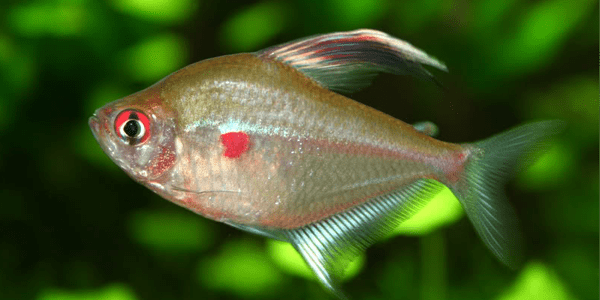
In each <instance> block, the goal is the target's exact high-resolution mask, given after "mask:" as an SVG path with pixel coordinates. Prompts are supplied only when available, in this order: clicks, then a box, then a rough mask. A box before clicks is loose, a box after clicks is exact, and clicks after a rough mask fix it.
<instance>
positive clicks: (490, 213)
mask: <svg viewBox="0 0 600 300" xmlns="http://www.w3.org/2000/svg"><path fill="white" fill-rule="evenodd" d="M421 64H429V65H432V66H435V67H438V68H440V69H443V70H445V66H444V65H443V64H441V63H439V62H438V61H436V60H435V59H433V58H431V57H429V56H427V55H426V54H425V53H424V52H422V51H420V50H418V49H416V48H414V47H412V46H411V45H410V44H408V43H406V42H403V41H400V40H397V39H395V38H392V37H390V36H388V35H385V34H383V33H381V32H377V31H372V30H357V31H352V32H343V33H333V34H329V35H321V36H315V37H310V38H307V39H303V40H299V41H295V42H292V43H288V44H284V45H280V46H276V47H273V48H269V49H266V50H263V51H260V52H257V53H245V54H236V55H229V56H222V57H217V58H213V59H208V60H204V61H201V62H198V63H195V64H192V65H189V66H187V67H185V68H183V69H181V70H179V71H176V72H175V73H173V74H171V75H169V76H168V77H166V78H164V79H163V80H161V81H159V82H158V83H156V84H154V85H153V86H151V87H149V88H147V89H145V90H143V91H141V92H138V93H136V94H133V95H131V96H127V97H125V98H123V99H120V100H118V101H115V102H113V103H110V104H108V105H106V106H104V107H103V108H100V109H99V110H97V111H96V113H95V114H94V116H93V117H92V118H91V119H90V126H91V128H92V131H93V133H94V135H95V137H96V139H97V140H98V142H99V143H100V145H101V146H102V148H103V150H104V151H105V152H106V153H107V154H108V155H109V156H110V157H111V159H112V160H113V161H114V162H115V163H116V164H118V165H119V166H120V167H121V168H122V169H123V170H124V171H125V172H126V173H127V174H128V175H129V176H131V177H132V178H133V179H134V180H136V181H138V182H140V183H141V184H143V185H145V186H146V187H148V188H149V189H151V190H153V191H154V192H156V193H158V194H159V195H161V196H162V197H163V198H165V199H167V200H169V201H171V202H173V203H175V204H177V205H180V206H182V207H185V208H187V209H190V210H192V211H194V212H196V213H198V214H200V215H202V216H205V217H207V218H210V219H213V220H215V221H220V222H224V223H227V224H230V225H232V226H235V227H238V228H241V229H243V230H247V231H250V232H253V233H258V234H262V235H265V236H268V237H272V238H276V239H280V240H283V241H287V242H290V243H292V244H293V245H294V247H295V248H296V249H297V250H298V251H299V252H300V253H301V254H302V256H303V257H304V259H305V260H306V261H307V263H308V264H309V266H311V268H312V269H313V271H314V272H315V273H316V274H317V276H318V277H319V279H320V280H321V282H322V283H323V285H324V286H325V287H327V288H328V289H329V290H331V291H332V292H333V293H335V294H337V295H338V296H340V297H344V296H343V294H342V293H341V292H340V289H339V287H338V281H339V277H340V274H341V273H342V272H343V269H344V267H345V266H346V265H347V263H348V262H349V261H350V260H351V259H352V258H353V257H354V256H355V255H356V254H357V253H358V252H360V251H362V250H364V249H365V248H366V247H367V246H368V245H370V244H371V243H372V242H374V241H375V240H376V238H377V237H378V236H381V235H382V234H384V233H385V232H386V231H388V230H389V229H390V228H392V227H393V226H394V225H395V224H397V223H398V222H401V221H402V220H405V219H407V218H408V217H410V215H411V214H412V213H414V212H415V211H417V210H418V209H419V208H420V207H421V206H422V205H423V204H424V203H426V201H427V199H428V197H429V196H431V195H433V194H435V193H436V192H437V189H436V188H435V185H433V184H432V182H433V181H437V182H441V183H443V184H444V185H446V186H448V187H450V189H451V190H452V191H453V192H454V193H455V195H457V197H458V198H459V200H461V203H462V204H463V206H464V207H465V210H466V211H467V215H468V216H469V218H470V219H471V220H472V221H473V223H474V225H475V228H476V229H477V231H478V233H479V234H480V236H481V237H482V239H483V240H484V242H485V243H486V244H487V245H488V247H490V249H491V250H492V251H493V252H494V254H496V256H498V258H499V259H500V260H501V261H503V262H504V263H506V264H509V265H510V264H513V263H514V262H515V261H516V260H517V259H516V258H515V257H516V256H517V254H516V253H513V252H514V251H516V250H514V249H511V247H512V246H514V245H516V244H517V243H518V241H516V239H515V238H512V237H510V236H507V235H506V234H507V233H508V228H512V227H514V226H513V225H514V221H513V220H514V218H513V216H512V215H513V213H512V210H511V209H510V207H508V206H507V205H506V203H505V202H502V199H500V201H498V202H497V203H496V202H494V201H495V200H491V199H492V198H491V197H492V196H489V197H488V196H487V194H488V193H489V192H490V191H492V192H493V193H492V194H497V189H496V187H495V186H496V185H498V183H495V181H494V180H493V179H489V178H487V177H486V175H484V174H485V172H486V171H488V170H487V169H488V168H489V169H493V168H495V167H496V168H500V169H502V168H504V166H505V165H509V166H510V163H508V164H505V163H502V164H501V165H503V166H502V167H497V166H496V164H499V162H500V161H502V162H505V161H509V162H511V163H512V162H513V161H515V163H516V161H517V160H518V159H517V158H519V157H522V156H523V155H527V154H528V153H530V152H531V151H532V150H530V149H535V148H536V147H535V145H537V144H539V141H541V140H542V139H543V138H544V137H546V136H548V135H550V134H552V133H553V132H554V131H556V127H557V125H556V124H555V123H552V122H542V123H536V124H531V125H526V126H525V127H521V128H517V129H515V130H513V131H512V132H509V133H506V134H504V135H501V136H499V137H496V138H492V139H490V140H488V141H484V142H481V143H479V144H477V143H476V144H453V143H446V142H442V141H439V140H436V139H434V138H432V137H431V136H430V135H432V133H433V132H435V131H437V129H436V128H435V126H434V125H428V124H429V123H424V125H423V124H419V125H415V126H412V125H409V124H407V123H404V122H402V121H400V120H398V119H395V118H393V117H391V116H389V115H387V114H385V113H382V112H380V111H377V110H375V109H373V108H370V107H368V106H365V105H363V104H361V103H358V102H356V101H354V100H351V99H349V98H347V97H345V96H342V95H340V94H337V93H335V92H334V91H332V89H333V90H349V89H352V88H353V86H354V85H355V83H356V82H363V81H365V80H367V79H368V78H369V77H370V76H369V75H371V73H373V72H376V71H387V72H392V73H396V74H412V75H415V76H417V77H423V78H426V79H432V78H433V77H432V76H431V75H430V74H429V72H427V71H426V70H425V69H424V68H423V67H422V66H421ZM390 65H391V66H390ZM432 126H433V127H432ZM526 136H528V138H527V139H528V140H524V139H526ZM519 144H523V145H524V146H523V147H524V148H520V147H516V146H518V145H519ZM515 145H516V146H515ZM512 146H515V147H516V148H515V147H512ZM507 147H512V148H513V149H511V148H507ZM496 149H500V150H496ZM488 152H489V153H491V155H490V154H488ZM500 152H503V154H499V155H500V158H495V157H493V155H495V154H494V153H500ZM484 157H488V158H484ZM505 157H506V158H505ZM480 162H481V163H480ZM515 163H513V164H515ZM509 169H510V168H509ZM491 171H493V170H491ZM507 173H510V170H508V172H507ZM496 181H497V180H496ZM500 182H501V181H500ZM488 183H489V186H487V185H488ZM474 186H475V187H474ZM477 186H479V187H477ZM478 193H482V194H483V195H484V197H481V196H480V195H479V194H478ZM493 196H497V195H493ZM486 197H487V198H486ZM499 198H502V197H501V195H500V197H499ZM487 199H490V200H487ZM488 207H489V208H488Z"/></svg>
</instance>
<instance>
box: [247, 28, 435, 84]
mask: <svg viewBox="0 0 600 300" xmlns="http://www.w3.org/2000/svg"><path fill="white" fill-rule="evenodd" d="M256 55H258V56H259V57H263V58H268V59H275V60H278V61H280V62H282V63H285V64H288V65H290V66H292V67H294V68H296V69H297V70H299V71H300V72H302V73H304V74H305V75H306V76H308V77H310V78H312V79H313V80H315V81H316V82H318V83H319V84H321V85H322V86H324V87H326V88H329V89H331V90H336V91H344V92H352V91H357V90H359V89H361V88H363V87H365V86H367V85H369V83H370V79H371V78H372V77H373V76H374V75H375V74H376V73H377V72H388V73H392V74H410V75H412V76H415V77H418V78H422V79H427V80H431V81H433V82H435V83H437V84H438V85H440V84H439V82H438V81H437V80H436V79H435V78H434V77H433V75H431V73H429V71H427V70H426V69H425V68H423V66H422V65H423V64H425V65H430V66H433V67H436V68H438V69H441V70H444V71H447V68H446V66H445V65H444V64H443V63H442V62H440V61H438V60H436V59H435V58H433V57H431V56H429V55H427V53H425V52H423V51H422V50H419V49H417V48H415V47H414V46H413V45H411V44H409V43H407V42H405V41H402V40H399V39H396V38H394V37H392V36H389V35H387V34H385V33H383V32H380V31H376V30H370V29H359V30H355V31H347V32H335V33H330V34H324V35H317V36H312V37H308V38H304V39H300V40H297V41H294V42H290V43H287V44H283V45H279V46H274V47H271V48H268V49H265V50H262V51H259V52H257V53H256Z"/></svg>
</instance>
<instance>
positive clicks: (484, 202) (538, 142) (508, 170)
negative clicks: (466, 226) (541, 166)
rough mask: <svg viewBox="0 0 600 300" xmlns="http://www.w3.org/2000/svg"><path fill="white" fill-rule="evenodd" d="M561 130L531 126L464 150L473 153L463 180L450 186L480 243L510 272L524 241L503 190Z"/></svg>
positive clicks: (547, 124) (545, 124)
mask: <svg viewBox="0 0 600 300" xmlns="http://www.w3.org/2000/svg"><path fill="white" fill-rule="evenodd" d="M561 128H562V122H560V121H542V122H536V123H530V124H525V125H522V126H519V127H516V128H514V129H511V130H509V131H507V132H504V133H501V134H499V135H496V136H493V137H491V138H489V139H486V140H483V141H480V142H477V143H474V144H471V145H467V146H466V147H469V149H470V150H471V151H470V152H471V153H470V155H469V158H468V160H467V162H466V163H465V168H464V171H463V172H462V176H461V178H460V179H459V181H458V182H457V183H456V184H454V185H451V186H450V188H451V190H452V191H453V192H454V194H455V195H456V197H457V198H458V200H459V201H460V202H461V204H462V206H463V208H464V209H465V211H466V213H467V216H468V217H469V219H470V220H471V222H472V223H473V226H474V227H475V229H476V231H477V233H478V234H479V236H480V237H481V239H482V240H483V242H484V243H485V244H486V245H487V247H488V248H489V249H490V250H491V251H492V252H493V253H494V255H496V257H498V259H499V260H500V261H502V262H503V263H504V264H506V265H507V266H509V267H511V268H516V267H517V266H519V265H520V263H521V261H522V253H521V252H522V251H521V247H522V241H521V240H522V236H521V233H520V230H519V228H518V224H517V218H516V215H515V212H514V210H513V208H512V207H511V206H510V205H509V203H508V201H507V199H506V195H505V194H504V190H503V185H504V183H505V182H506V181H507V180H508V179H509V178H510V177H511V176H512V175H513V174H514V173H516V172H517V171H519V170H520V169H522V168H523V167H525V166H527V165H528V163H530V162H531V161H532V160H533V159H534V158H535V157H533V156H534V154H536V153H539V151H538V150H539V149H540V148H543V147H544V144H546V143H545V141H547V139H548V137H550V136H552V135H554V134H556V133H558V132H560V129H561Z"/></svg>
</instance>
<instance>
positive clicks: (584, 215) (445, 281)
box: [0, 0, 600, 300]
mask: <svg viewBox="0 0 600 300" xmlns="http://www.w3.org/2000/svg"><path fill="white" fill-rule="evenodd" d="M0 20H1V22H0V141H2V142H0V170H2V171H3V174H2V176H1V177H2V181H1V182H2V188H1V189H0V198H1V199H2V210H0V234H1V236H0V270H2V272H0V291H1V292H0V297H1V298H2V299H115V300H120V299H123V300H126V299H224V298H232V299H243V298H261V299H280V298H283V297H285V298H288V299H328V298H329V296H328V295H327V294H326V292H325V291H324V290H323V289H322V288H321V287H320V286H319V285H318V283H317V282H316V281H314V280H306V279H305V278H313V275H312V274H311V273H310V272H309V270H308V269H307V267H306V265H305V263H304V262H303V261H302V260H301V258H300V256H299V255H298V254H297V253H296V252H295V251H294V250H293V248H292V247H291V246H290V245H288V244H285V243H281V242H277V241H266V240H265V239H264V238H262V237H258V236H253V235H250V234H247V233H243V232H240V231H239V230H236V229H233V228H230V227H228V226H225V225H222V224H219V223H215V222H212V221H209V220H206V219H203V218H201V217H200V216H197V215H194V214H192V213H191V212H188V211H185V210H183V209H181V208H179V207H176V206H174V205H172V204H170V203H168V202H167V201H164V200H162V199H160V197H158V196H156V195H155V194H153V193H152V192H150V191H148V190H147V189H145V188H144V187H142V186H140V185H138V184H136V183H135V182H133V181H132V180H130V179H129V178H128V177H127V176H126V175H125V174H124V173H123V172H122V171H120V170H119V168H118V167H117V166H116V165H114V164H113V163H112V162H111V161H110V159H109V158H108V157H107V156H106V155H105V154H104V153H102V151H101V149H100V147H98V145H97V143H96V142H95V140H94V139H93V137H92V135H91V133H90V131H89V128H88V126H87V118H88V117H89V116H90V115H91V114H92V113H93V111H94V110H95V109H96V108H98V107H100V106H102V105H104V104H106V103H108V102H111V101H114V100H115V99H118V98H121V97H123V96H126V95H128V94H131V93H134V92H136V91H139V90H141V89H143V88H145V87H147V86H149V85H151V84H152V83H154V82H155V81H157V80H159V79H160V78H162V77H164V76H166V75H168V74H169V73H171V72H173V71H175V70H177V69H179V68H181V67H183V66H185V65H187V64H190V63H193V62H195V61H199V60H202V59H206V58H210V57H214V56H218V55H223V54H229V53H235V52H239V51H257V50H260V48H263V47H267V46H270V45H275V44H279V43H283V42H287V41H290V40H294V39H297V38H301V37H304V36H308V35H314V34H318V33H326V32H332V31H340V30H352V29H357V28H374V29H378V30H381V31H384V32H387V33H389V34H391V35H393V36H397V37H399V38H402V39H404V40H407V41H409V42H410V43H411V44H413V45H415V46H417V47H419V48H421V49H424V50H425V51H426V52H428V53H430V54H432V55H434V56H435V57H438V58H439V59H440V60H442V61H444V62H445V63H446V65H447V66H448V67H449V69H450V72H449V73H448V74H445V73H441V72H437V73H435V75H436V76H437V77H438V78H439V80H440V81H441V82H443V83H444V86H445V87H446V88H447V92H444V91H441V90H439V89H435V88H434V87H432V86H431V84H430V83H427V82H419V81H417V80H414V79H412V78H407V77H397V76H390V75H381V76H379V78H378V79H377V80H375V81H374V83H373V85H372V86H371V87H370V88H367V89H366V90H364V91H362V92H358V93H355V94H353V95H350V96H351V97H352V98H353V99H356V100H358V101H360V102H363V103H365V104H367V105H369V106H372V107H375V108H377V109H379V110H382V111H384V112H386V113H388V114H391V115H393V116H395V117H397V118H399V119H401V120H404V121H406V122H408V123H414V122H416V121H422V120H430V121H432V122H434V123H436V124H437V125H438V126H439V128H440V131H441V132H440V136H439V138H440V139H441V140H445V141H450V142H469V141H475V140H480V139H483V138H486V137H488V136H490V135H492V134H496V133H499V132H501V131H504V130H506V129H507V128H510V127H513V126H516V125H518V124H519V123H523V122H527V121H529V120H534V119H562V120H565V121H566V122H567V128H566V129H565V132H564V134H563V135H561V136H559V137H557V138H556V139H555V141H554V142H553V143H552V145H551V146H550V148H549V149H548V151H547V152H545V153H544V154H543V155H542V156H541V157H540V159H539V160H538V161H537V162H535V163H534V164H533V165H532V166H531V167H530V168H528V169H527V170H525V171H524V172H522V173H521V174H519V175H518V176H517V178H516V179H515V180H514V181H512V182H511V183H510V184H509V185H508V187H507V193H508V195H509V197H510V199H511V202H512V204H513V205H514V206H515V208H516V211H517V214H518V215H519V216H520V219H521V225H522V227H523V229H524V231H525V233H524V234H525V236H526V237H527V240H526V246H527V253H526V257H527V262H526V263H525V265H524V266H523V267H522V268H521V269H519V270H516V271H511V270H508V269H506V268H505V267H504V266H502V265H500V263H498V262H497V261H496V260H495V259H494V257H493V255H492V254H491V253H489V251H488V250H487V249H486V248H485V246H484V245H483V244H482V243H481V241H479V239H478V237H477V235H476V233H475V232H474V230H473V229H472V227H471V226H470V224H469V222H468V220H466V218H464V217H463V216H464V212H463V211H462V208H461V207H460V204H459V203H458V201H457V200H456V198H454V196H452V194H451V193H450V191H449V190H448V189H445V190H444V191H443V192H442V193H440V194H439V195H437V196H436V197H435V198H434V199H432V201H431V202H430V203H429V204H428V205H427V206H426V207H425V208H424V209H422V210H421V211H420V212H419V213H417V214H416V215H415V216H414V217H413V218H411V219H410V220H408V221H406V222H404V223H403V224H401V225H400V226H399V227H398V228H397V230H396V231H395V232H394V233H393V234H392V235H398V234H399V235H400V236H394V237H392V235H390V237H388V238H386V239H385V240H384V241H382V242H381V243H378V244H376V245H375V246H373V247H372V248H371V249H369V251H367V253H366V254H365V255H364V256H361V257H360V258H359V260H357V261H356V262H355V263H354V264H353V265H352V266H351V267H350V268H349V269H348V271H347V283H346V284H345V286H344V288H345V290H346V292H347V293H348V294H349V295H351V296H352V298H354V299H400V298H403V299H404V298H406V299H498V300H516V299H557V300H570V299H579V300H584V299H598V288H599V287H598V282H599V281H598V276H599V271H598V270H599V268H598V251H599V249H598V240H599V236H598V234H599V233H598V209H599V200H598V196H599V195H598V182H599V175H598V156H599V151H598V135H599V132H598V129H599V120H598V111H599V103H598V95H599V94H600V93H599V90H598V84H599V81H598V68H597V67H596V51H597V50H598V36H599V32H598V28H599V26H598V25H599V24H598V22H599V21H598V1H593V0H577V1H567V0H549V1H531V0H529V1H525V0H521V1H519V0H507V1H496V0H478V1H455V0H452V1H441V0H424V1H392V0H380V1H376V0H368V1H358V0H350V1H342V0H326V1H315V0H308V1H301V0H294V1H287V2H279V1H258V2H255V1H253V2H250V1H239V2H234V3H225V2H222V1H212V0H211V1H209V0H204V1H194V0H169V1H166V0H152V1H140V0H111V1H106V2H104V1H94V0H28V1H4V2H2V3H0Z"/></svg>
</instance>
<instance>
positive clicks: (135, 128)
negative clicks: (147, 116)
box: [123, 120, 140, 138]
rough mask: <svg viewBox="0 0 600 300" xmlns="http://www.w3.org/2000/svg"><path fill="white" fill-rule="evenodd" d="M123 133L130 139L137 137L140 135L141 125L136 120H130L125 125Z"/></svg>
mask: <svg viewBox="0 0 600 300" xmlns="http://www.w3.org/2000/svg"><path fill="white" fill-rule="evenodd" d="M123 131H124V132H125V134H127V136H129V137H132V138H134V137H136V136H137V134H138V133H140V125H139V124H138V122H137V121H135V120H129V121H127V123H125V127H123Z"/></svg>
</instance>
